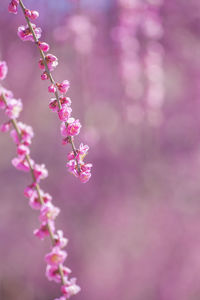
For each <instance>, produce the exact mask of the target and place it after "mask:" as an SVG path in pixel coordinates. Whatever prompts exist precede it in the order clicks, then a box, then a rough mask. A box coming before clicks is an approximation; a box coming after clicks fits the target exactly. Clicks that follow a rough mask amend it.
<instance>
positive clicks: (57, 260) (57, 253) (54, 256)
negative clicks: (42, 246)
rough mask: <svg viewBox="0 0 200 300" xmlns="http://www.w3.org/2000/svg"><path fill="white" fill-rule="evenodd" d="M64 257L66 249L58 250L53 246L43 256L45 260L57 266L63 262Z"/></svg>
mask: <svg viewBox="0 0 200 300" xmlns="http://www.w3.org/2000/svg"><path fill="white" fill-rule="evenodd" d="M66 257H67V252H66V251H63V250H60V248H59V247H53V249H52V251H51V252H50V253H48V254H47V255H46V256H45V260H46V262H47V264H49V265H51V266H58V265H59V264H62V263H63V262H64V260H65V259H66Z"/></svg>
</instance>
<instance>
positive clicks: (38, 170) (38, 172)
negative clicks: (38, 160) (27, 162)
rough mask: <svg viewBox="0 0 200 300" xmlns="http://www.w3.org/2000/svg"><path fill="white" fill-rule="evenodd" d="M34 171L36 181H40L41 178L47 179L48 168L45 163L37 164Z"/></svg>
mask: <svg viewBox="0 0 200 300" xmlns="http://www.w3.org/2000/svg"><path fill="white" fill-rule="evenodd" d="M33 173H34V175H35V178H36V182H39V181H40V180H41V179H45V178H46V177H47V176H48V170H47V169H46V167H45V165H44V164H42V165H39V164H35V165H34V168H33Z"/></svg>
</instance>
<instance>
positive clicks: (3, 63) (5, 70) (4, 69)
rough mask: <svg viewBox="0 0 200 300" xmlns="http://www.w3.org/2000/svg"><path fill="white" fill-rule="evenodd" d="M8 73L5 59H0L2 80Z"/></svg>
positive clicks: (0, 76)
mask: <svg viewBox="0 0 200 300" xmlns="http://www.w3.org/2000/svg"><path fill="white" fill-rule="evenodd" d="M7 73H8V67H7V63H6V62H5V61H0V80H3V79H5V78H6V75H7Z"/></svg>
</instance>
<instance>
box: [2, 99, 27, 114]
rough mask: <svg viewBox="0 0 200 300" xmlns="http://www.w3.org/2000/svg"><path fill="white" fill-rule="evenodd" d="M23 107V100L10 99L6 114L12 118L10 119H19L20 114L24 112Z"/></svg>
mask: <svg viewBox="0 0 200 300" xmlns="http://www.w3.org/2000/svg"><path fill="white" fill-rule="evenodd" d="M22 108H23V105H22V102H21V99H19V100H16V99H10V100H9V102H8V104H7V107H6V110H5V114H6V115H7V116H8V117H9V118H10V119H16V118H18V117H19V114H20V112H21V111H22Z"/></svg>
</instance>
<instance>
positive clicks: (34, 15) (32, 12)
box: [30, 10, 39, 20]
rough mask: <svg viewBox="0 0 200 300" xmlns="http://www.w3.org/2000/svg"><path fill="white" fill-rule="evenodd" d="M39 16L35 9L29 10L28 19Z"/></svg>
mask: <svg viewBox="0 0 200 300" xmlns="http://www.w3.org/2000/svg"><path fill="white" fill-rule="evenodd" d="M38 17H39V12H38V11H37V10H31V16H30V19H32V20H35V19H37V18H38Z"/></svg>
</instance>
